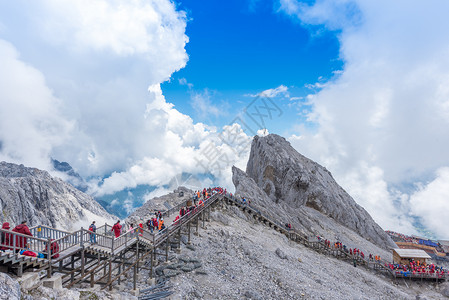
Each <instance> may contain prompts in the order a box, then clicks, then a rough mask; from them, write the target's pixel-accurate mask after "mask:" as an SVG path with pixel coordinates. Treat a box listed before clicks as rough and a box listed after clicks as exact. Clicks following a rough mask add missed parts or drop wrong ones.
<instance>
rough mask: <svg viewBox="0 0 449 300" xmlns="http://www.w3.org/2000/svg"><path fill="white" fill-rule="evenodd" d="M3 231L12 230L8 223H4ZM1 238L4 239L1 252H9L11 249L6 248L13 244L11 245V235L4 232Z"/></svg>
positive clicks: (0, 248)
mask: <svg viewBox="0 0 449 300" xmlns="http://www.w3.org/2000/svg"><path fill="white" fill-rule="evenodd" d="M2 229H4V230H9V229H10V227H9V223H8V222H5V223H3V225H2ZM1 238H2V241H1V242H2V243H1V246H0V250H7V249H10V248H9V247H6V246H9V245H11V244H10V240H9V233H7V232H2V234H1Z"/></svg>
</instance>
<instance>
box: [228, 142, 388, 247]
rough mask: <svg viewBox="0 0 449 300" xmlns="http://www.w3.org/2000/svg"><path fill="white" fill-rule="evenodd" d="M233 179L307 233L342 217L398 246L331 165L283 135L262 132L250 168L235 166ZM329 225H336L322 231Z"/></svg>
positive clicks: (363, 233) (351, 225)
mask: <svg viewBox="0 0 449 300" xmlns="http://www.w3.org/2000/svg"><path fill="white" fill-rule="evenodd" d="M249 179H251V180H249ZM233 181H234V184H235V185H236V193H237V194H241V195H246V196H247V197H250V195H249V194H251V195H253V196H256V197H258V198H259V201H257V202H259V203H261V204H262V205H265V206H268V207H270V209H269V211H272V212H273V211H275V212H277V214H284V213H285V214H287V216H288V217H287V219H291V222H293V223H296V224H297V226H299V227H300V228H301V229H302V230H303V231H305V232H308V233H313V234H319V233H320V230H321V229H325V228H326V227H327V226H331V224H332V222H336V223H338V224H340V225H343V226H344V227H346V228H348V229H350V230H352V231H354V232H356V233H358V234H359V235H361V236H362V237H364V238H366V239H368V240H370V241H372V242H374V243H375V244H377V245H378V246H381V247H382V248H388V247H395V244H394V242H393V241H392V240H391V239H390V237H389V236H388V235H387V234H386V233H385V232H384V231H383V230H382V228H381V227H380V226H379V225H378V224H377V223H376V222H375V221H374V220H373V219H372V218H371V216H370V215H369V214H368V213H367V212H366V210H365V209H363V208H362V207H361V206H360V205H358V204H357V203H356V202H355V201H354V199H353V198H352V197H351V196H350V195H349V194H348V193H347V192H346V191H345V190H344V189H343V188H342V187H340V186H339V185H338V183H337V182H336V181H335V180H334V178H333V177H332V175H331V173H330V172H329V171H328V170H327V169H326V168H324V167H323V166H321V165H319V164H318V163H316V162H314V161H312V160H310V159H308V158H307V157H305V156H303V155H301V154H300V153H298V152H297V151H296V150H295V149H294V148H293V147H292V146H291V145H290V143H289V142H288V141H287V140H285V138H283V137H281V136H278V135H275V134H270V135H267V136H265V137H259V136H256V137H255V138H254V140H253V142H252V145H251V153H250V157H249V160H248V164H247V167H246V173H244V172H243V171H241V170H238V169H237V168H234V169H233ZM242 182H244V183H245V184H242ZM269 202H271V203H269ZM272 203H274V204H276V206H273V205H272ZM329 218H330V219H332V220H331V222H330V223H329V222H328V220H327V219H329ZM326 224H327V225H326ZM332 226H333V225H332ZM319 229H320V230H319ZM329 230H332V228H327V229H325V230H324V231H323V230H321V232H326V231H329ZM343 231H344V230H343ZM343 231H342V232H341V233H339V234H337V233H335V235H336V237H340V236H341V235H342V234H344V233H343ZM332 238H334V237H332Z"/></svg>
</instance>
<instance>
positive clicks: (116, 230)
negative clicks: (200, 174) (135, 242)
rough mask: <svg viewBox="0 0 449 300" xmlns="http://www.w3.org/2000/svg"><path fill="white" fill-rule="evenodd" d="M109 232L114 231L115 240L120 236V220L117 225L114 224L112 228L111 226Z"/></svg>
mask: <svg viewBox="0 0 449 300" xmlns="http://www.w3.org/2000/svg"><path fill="white" fill-rule="evenodd" d="M111 231H114V235H115V237H116V238H118V237H119V236H120V233H121V231H122V225H120V220H118V221H117V223H115V224H114V226H112V229H111Z"/></svg>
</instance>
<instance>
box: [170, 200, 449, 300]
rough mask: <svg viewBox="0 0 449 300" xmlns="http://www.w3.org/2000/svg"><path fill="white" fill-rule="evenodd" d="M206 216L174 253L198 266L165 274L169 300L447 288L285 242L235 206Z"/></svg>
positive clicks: (427, 293) (426, 295)
mask: <svg viewBox="0 0 449 300" xmlns="http://www.w3.org/2000/svg"><path fill="white" fill-rule="evenodd" d="M211 217H212V222H210V223H209V222H208V223H206V227H207V228H206V229H200V231H199V235H198V236H195V235H192V245H191V246H190V247H189V248H187V246H186V247H185V248H183V250H182V253H181V254H180V255H179V256H180V257H184V260H185V257H188V258H190V260H192V261H193V260H200V261H201V265H202V267H201V268H200V269H197V271H194V272H180V274H179V275H177V276H175V277H172V278H171V281H172V283H173V284H174V286H175V288H174V291H175V294H174V295H173V297H172V298H171V299H286V300H287V299H292V300H293V299H295V300H296V299H342V300H343V299H344V300H347V299H442V298H444V297H443V295H445V293H448V291H449V286H448V284H446V285H442V284H440V285H438V286H434V285H433V284H432V283H420V282H412V283H407V284H404V283H403V282H398V283H399V284H395V283H394V282H393V281H392V280H391V278H390V277H389V276H386V275H384V274H382V273H378V272H375V271H373V270H369V269H366V268H364V267H360V266H357V267H356V268H354V266H353V265H352V264H350V263H348V262H345V261H341V260H338V259H335V258H333V257H329V256H325V255H322V254H319V253H317V252H315V251H313V250H311V249H309V248H307V247H305V246H303V245H300V244H296V243H294V242H291V241H288V240H287V238H286V237H285V236H283V235H282V234H280V233H278V232H276V231H274V230H272V229H270V228H269V227H267V226H265V225H263V224H261V223H258V222H256V221H254V219H253V218H252V217H251V216H248V215H246V214H244V213H243V212H241V211H239V210H238V209H237V208H236V207H228V208H226V209H224V210H219V211H215V212H212V213H211ZM360 243H361V244H359V247H360V248H362V249H364V248H366V247H369V246H370V243H369V242H367V241H366V240H365V241H363V240H361V241H360ZM192 246H193V247H192ZM380 251H381V253H377V254H380V255H384V257H386V255H387V254H386V251H383V252H382V250H380ZM173 263H175V262H172V263H171V264H173ZM441 293H443V295H442V294H441ZM448 295H449V294H448Z"/></svg>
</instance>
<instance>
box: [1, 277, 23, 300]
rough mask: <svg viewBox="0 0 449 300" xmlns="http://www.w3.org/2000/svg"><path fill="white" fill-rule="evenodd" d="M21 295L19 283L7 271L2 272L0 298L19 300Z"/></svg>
mask: <svg viewBox="0 0 449 300" xmlns="http://www.w3.org/2000/svg"><path fill="white" fill-rule="evenodd" d="M20 296H21V293H20V285H19V283H18V282H17V281H16V280H14V279H12V278H11V277H9V276H8V275H6V274H5V273H0V299H10V300H19V299H20Z"/></svg>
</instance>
